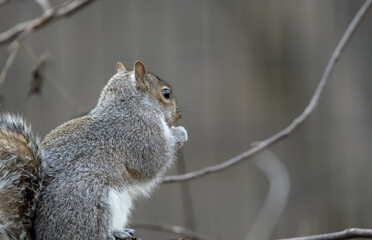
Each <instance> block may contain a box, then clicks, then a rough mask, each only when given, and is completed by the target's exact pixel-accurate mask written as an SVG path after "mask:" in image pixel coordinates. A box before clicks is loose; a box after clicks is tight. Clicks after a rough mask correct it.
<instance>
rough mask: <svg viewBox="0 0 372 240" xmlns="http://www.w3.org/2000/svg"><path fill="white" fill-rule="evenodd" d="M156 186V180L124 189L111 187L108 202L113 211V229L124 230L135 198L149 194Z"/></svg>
mask: <svg viewBox="0 0 372 240" xmlns="http://www.w3.org/2000/svg"><path fill="white" fill-rule="evenodd" d="M155 186H156V182H154V181H153V182H150V183H146V184H141V185H134V186H131V187H127V188H125V189H124V190H122V191H118V190H116V189H111V190H110V191H109V195H108V201H107V203H108V204H109V206H110V211H111V216H112V219H111V230H112V231H116V230H122V229H123V228H126V224H127V222H128V218H129V216H130V211H131V209H132V207H133V200H134V199H135V198H136V197H138V196H140V195H145V196H148V195H149V193H150V191H151V190H152V189H153V188H154V187H155Z"/></svg>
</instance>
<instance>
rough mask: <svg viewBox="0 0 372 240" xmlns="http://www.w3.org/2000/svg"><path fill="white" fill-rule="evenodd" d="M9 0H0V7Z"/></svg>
mask: <svg viewBox="0 0 372 240" xmlns="http://www.w3.org/2000/svg"><path fill="white" fill-rule="evenodd" d="M9 2H10V0H0V7H2V6H3V5H5V4H7V3H9Z"/></svg>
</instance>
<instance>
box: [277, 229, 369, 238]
mask: <svg viewBox="0 0 372 240" xmlns="http://www.w3.org/2000/svg"><path fill="white" fill-rule="evenodd" d="M353 238H372V229H362V228H350V229H345V230H344V231H341V232H334V233H326V234H319V235H313V236H307V237H297V238H283V239H281V240H341V239H353Z"/></svg>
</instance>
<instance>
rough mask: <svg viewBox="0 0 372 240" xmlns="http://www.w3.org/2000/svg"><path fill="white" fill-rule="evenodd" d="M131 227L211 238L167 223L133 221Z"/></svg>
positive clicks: (207, 239)
mask: <svg viewBox="0 0 372 240" xmlns="http://www.w3.org/2000/svg"><path fill="white" fill-rule="evenodd" d="M131 227H132V228H140V229H146V230H153V231H160V232H167V233H174V234H178V235H181V236H184V237H188V238H191V239H192V240H212V239H211V238H208V237H205V236H203V235H201V234H199V233H196V232H193V231H191V230H189V229H186V228H183V227H180V226H175V225H168V224H152V223H133V224H131Z"/></svg>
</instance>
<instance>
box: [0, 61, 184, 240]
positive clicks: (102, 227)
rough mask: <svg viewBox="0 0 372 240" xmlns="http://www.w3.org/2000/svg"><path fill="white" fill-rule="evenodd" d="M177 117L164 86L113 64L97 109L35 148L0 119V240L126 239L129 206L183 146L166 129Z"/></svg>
mask: <svg viewBox="0 0 372 240" xmlns="http://www.w3.org/2000/svg"><path fill="white" fill-rule="evenodd" d="M180 117H181V114H180V111H179V110H178V107H177V104H176V100H175V98H174V96H173V91H172V88H171V87H170V86H169V85H168V84H167V83H165V82H163V81H161V80H160V79H159V78H157V77H155V76H154V75H151V74H149V73H147V72H146V69H145V67H144V65H143V64H142V63H141V62H136V63H135V64H134V69H133V71H127V70H126V69H125V67H124V65H123V64H122V63H120V62H119V63H117V65H116V69H115V74H114V75H113V76H112V77H111V79H110V80H109V81H108V83H107V84H106V86H105V87H104V89H103V90H102V92H101V96H100V98H99V101H98V104H97V106H96V107H95V108H94V109H93V110H92V111H91V112H90V113H89V114H88V115H86V116H83V117H80V118H77V119H73V120H71V121H68V122H66V123H64V124H62V125H61V126H59V127H57V128H56V129H55V130H53V131H51V132H50V133H49V134H48V135H47V136H46V137H45V139H44V140H43V141H42V142H41V143H40V144H39V140H38V139H37V138H35V137H33V136H32V133H31V130H30V128H29V127H27V124H26V123H25V122H24V120H23V119H21V118H20V117H18V116H14V115H11V114H3V115H2V116H1V117H0V153H1V159H0V174H1V176H0V238H1V239H34V240H39V239H40V240H41V239H42V240H52V239H53V240H54V239H64V240H68V239H86V240H90V239H92V240H93V239H95V240H96V239H102V240H114V239H125V238H129V237H131V236H133V230H131V229H126V225H127V221H128V216H129V214H130V210H131V208H132V206H133V200H135V199H136V198H137V197H139V196H141V195H148V194H149V192H150V191H151V190H152V189H153V188H154V187H155V186H156V185H157V184H158V183H159V182H160V180H161V176H162V175H163V174H164V173H165V172H166V170H167V169H168V168H169V167H170V166H171V165H172V163H173V162H174V160H175V155H176V151H177V149H178V148H180V147H181V146H182V145H183V144H184V142H186V141H187V132H186V130H185V129H184V128H183V127H181V126H177V127H176V126H174V124H175V122H176V121H177V120H178V119H179V118H180ZM40 179H42V180H40ZM12 188H13V189H12ZM13 195H14V196H13ZM26 196H27V197H26ZM3 199H7V201H5V200H3ZM7 211H9V212H11V214H8V213H7Z"/></svg>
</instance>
